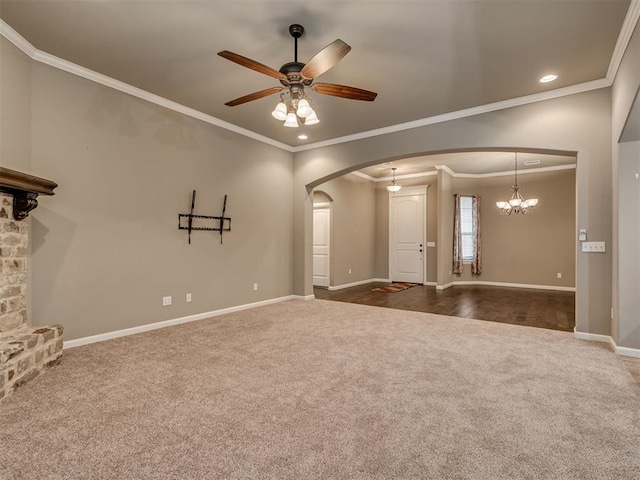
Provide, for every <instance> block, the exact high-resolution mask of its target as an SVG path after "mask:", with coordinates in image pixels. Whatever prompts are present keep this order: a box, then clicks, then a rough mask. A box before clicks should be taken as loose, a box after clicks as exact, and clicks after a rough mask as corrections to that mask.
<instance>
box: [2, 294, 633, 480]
mask: <svg viewBox="0 0 640 480" xmlns="http://www.w3.org/2000/svg"><path fill="white" fill-rule="evenodd" d="M639 412H640V389H639V388H638V386H637V385H636V384H635V383H634V382H633V379H632V377H631V375H630V374H629V373H628V372H627V371H626V370H625V368H624V367H623V365H622V363H621V362H620V360H619V359H618V358H617V357H616V355H615V354H613V353H612V352H610V351H608V350H607V349H605V348H603V347H602V346H601V345H597V344H594V343H589V342H583V341H579V340H576V339H574V338H573V336H572V335H571V334H568V333H564V332H558V331H551V330H543V329H535V328H528V327H521V326H513V325H505V324H498V323H492V322H483V321H475V320H466V319H458V318H452V317H444V316H437V315H431V314H425V313H418V312H406V311H398V310H391V309H387V308H375V307H367V306H361V305H352V304H346V303H341V302H330V301H321V300H313V301H308V302H302V301H291V302H286V303H281V304H276V305H271V306H267V307H262V308H257V309H253V310H248V311H244V312H239V313H235V314H229V315H225V316H220V317H216V318H213V319H210V320H204V321H200V322H194V323H190V324H186V325H181V326H177V327H171V328H166V329H163V330H156V331H153V332H149V333H144V334H140V335H136V336H132V337H126V338H121V339H116V340H112V341H109V342H103V343H99V344H93V345H88V346H85V347H79V348H75V349H71V350H67V351H66V352H65V355H64V360H63V362H62V364H61V365H59V366H57V367H55V368H54V369H52V370H51V371H50V372H49V373H48V374H46V375H44V376H42V377H40V378H38V379H36V380H35V381H33V382H31V383H30V384H28V385H27V386H26V387H24V388H23V389H21V390H18V391H17V392H16V393H15V394H13V395H12V396H11V397H9V398H8V399H6V400H5V401H3V402H2V403H0V429H1V430H0V478H1V479H2V480H13V479H29V480H35V479H83V480H88V479H215V478H225V479H227V478H229V479H240V478H260V479H283V478H284V479H316V478H317V479H319V478H323V479H324V478H327V479H331V478H336V479H346V478H357V479H369V478H373V479H405V478H416V479H417V478H420V479H492V480H495V479H507V478H508V479H538V478H541V479H542V478H544V479H580V480H584V479H609V478H610V479H638V478H640V421H639Z"/></svg>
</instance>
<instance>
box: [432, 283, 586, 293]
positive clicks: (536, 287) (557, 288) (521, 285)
mask: <svg viewBox="0 0 640 480" xmlns="http://www.w3.org/2000/svg"><path fill="white" fill-rule="evenodd" d="M456 285H461V286H462V285H485V286H488V287H511V288H531V289H533V290H555V291H559V292H575V291H576V287H561V286H556V285H533V284H529V283H506V282H485V281H481V280H459V281H454V282H451V283H447V284H446V285H438V286H436V290H444V289H446V288H449V287H453V286H456Z"/></svg>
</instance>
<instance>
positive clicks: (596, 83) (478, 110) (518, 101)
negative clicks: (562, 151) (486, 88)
mask: <svg viewBox="0 0 640 480" xmlns="http://www.w3.org/2000/svg"><path fill="white" fill-rule="evenodd" d="M611 85H612V83H611V82H610V81H609V80H608V79H606V78H601V79H599V80H593V81H591V82H585V83H580V84H577V85H570V86H568V87H563V88H557V89H555V90H548V91H546V92H540V93H534V94H532V95H526V96H524V97H517V98H511V99H509V100H503V101H500V102H495V103H489V104H486V105H480V106H478V107H472V108H467V109H464V110H457V111H455V112H449V113H444V114H442V115H436V116H433V117H427V118H422V119H420V120H414V121H411V122H406V123H399V124H397V125H391V126H389V127H383V128H378V129H375V130H368V131H366V132H360V133H354V134H353V135H346V136H344V137H336V138H332V139H330V140H325V141H323V142H316V143H310V144H308V145H301V146H298V147H294V148H293V149H292V151H293V152H294V153H295V152H303V151H305V150H313V149H316V148H321V147H329V146H331V145H337V144H340V143H347V142H353V141H355V140H363V139H365V138H371V137H378V136H381V135H387V134H389V133H396V132H401V131H403V130H411V129H413V128H419V127H426V126H428V125H434V124H436V123H444V122H449V121H451V120H458V119H461V118H466V117H474V116H476V115H482V114H483V113H490V112H495V111H498V110H505V109H507V108H513V107H519V106H522V105H528V104H530V103H537V102H543V101H545V100H552V99H554V98H560V97H566V96H569V95H575V94H577V93H584V92H590V91H592V90H599V89H601V88H607V87H610V86H611Z"/></svg>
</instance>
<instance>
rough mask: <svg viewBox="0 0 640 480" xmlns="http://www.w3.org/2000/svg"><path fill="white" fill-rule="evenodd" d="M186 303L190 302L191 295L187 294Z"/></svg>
mask: <svg viewBox="0 0 640 480" xmlns="http://www.w3.org/2000/svg"><path fill="white" fill-rule="evenodd" d="M186 301H187V303H189V302H190V301H191V294H190V293H187V298H186Z"/></svg>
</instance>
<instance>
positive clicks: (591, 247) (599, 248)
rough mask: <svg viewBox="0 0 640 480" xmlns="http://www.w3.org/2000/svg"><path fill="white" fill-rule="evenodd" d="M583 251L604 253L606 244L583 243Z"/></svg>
mask: <svg viewBox="0 0 640 480" xmlns="http://www.w3.org/2000/svg"><path fill="white" fill-rule="evenodd" d="M582 251H583V252H587V253H604V252H605V246H604V242H582Z"/></svg>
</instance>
